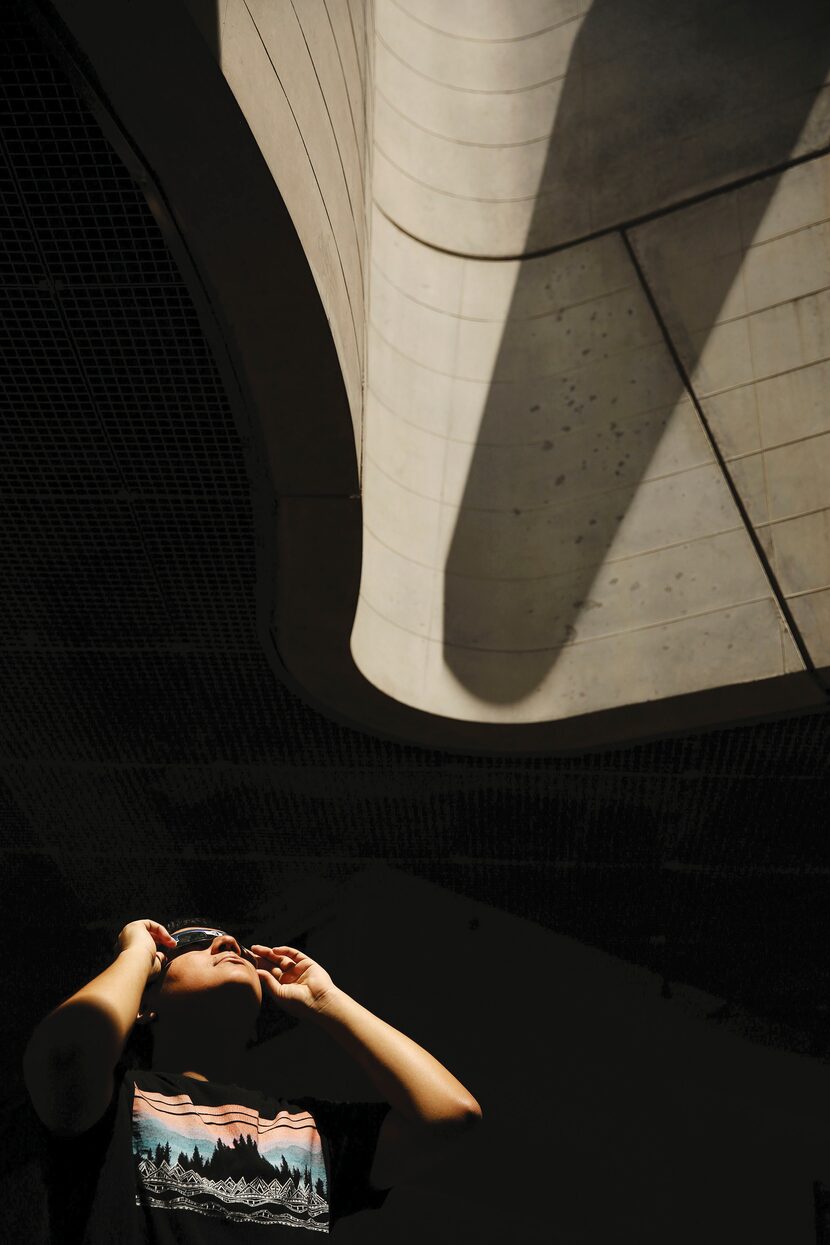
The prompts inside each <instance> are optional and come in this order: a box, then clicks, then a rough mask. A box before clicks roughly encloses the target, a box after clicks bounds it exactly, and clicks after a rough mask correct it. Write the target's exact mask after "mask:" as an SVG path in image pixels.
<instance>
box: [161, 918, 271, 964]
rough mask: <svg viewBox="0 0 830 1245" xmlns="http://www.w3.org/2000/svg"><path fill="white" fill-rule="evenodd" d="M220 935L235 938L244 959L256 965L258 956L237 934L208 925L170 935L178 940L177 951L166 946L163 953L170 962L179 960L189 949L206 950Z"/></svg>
mask: <svg viewBox="0 0 830 1245" xmlns="http://www.w3.org/2000/svg"><path fill="white" fill-rule="evenodd" d="M220 935H223V936H225V937H227V938H233V940H234V942H236V944H237V945H238V947H239V951H240V954H241V956H242V958H243V959H244V960H249V961H250V962H251V963H252V964H253V965H254V966H255V965H256V956H255V955H254V953H253V951H252V950H251V949H250V947H246V946H244V945H243V943H242V941H241V940H240V939H239V938H237V937H236V935H235V934H230V933H229V932H228V931H227V930H225V929H209V928H208V927H207V926H194V928H193V929H185V930H182V932H181V933H176V934H171V935H170V937H171V938H173V939H175V941H176V949H175V951H173V950H171V949H169V948H164V950H163V954H164V958H165V960H166V962H167V963H168V964H170V963H172V961H173V960H177V959H178V958H179V956H180V955H185V954H186V953H187V952H188V951H204V950H205V949H206V948H207V947H209V946H210V945H211V943H212V942H213V940H214V939H215V938H217V937H219V936H220Z"/></svg>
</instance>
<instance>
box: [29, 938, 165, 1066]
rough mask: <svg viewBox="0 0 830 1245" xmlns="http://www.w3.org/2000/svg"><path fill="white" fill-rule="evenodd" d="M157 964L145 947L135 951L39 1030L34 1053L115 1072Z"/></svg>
mask: <svg viewBox="0 0 830 1245" xmlns="http://www.w3.org/2000/svg"><path fill="white" fill-rule="evenodd" d="M150 968H151V962H150V960H149V957H148V956H147V955H146V953H145V952H144V951H143V950H142V949H141V948H140V947H129V948H128V949H127V950H125V951H122V952H120V954H119V955H118V956H117V958H116V959H115V960H114V961H113V963H112V964H110V965H109V966H108V967H107V968H105V969H104V971H103V972H102V973H99V974H98V976H97V977H94V978H93V979H92V981H90V982H89V983H88V984H87V985H85V986H82V987H81V989H80V990H77V991H76V992H75V994H72V995H70V997H69V998H68V999H65V1000H64V1002H63V1003H61V1004H60V1005H59V1006H58V1007H56V1008H55V1009H54V1011H51V1012H50V1013H49V1015H48V1016H46V1017H45V1018H44V1019H43V1020H41V1022H40V1023H39V1024H38V1025H37V1027H36V1028H35V1030H34V1032H33V1033H32V1036H31V1038H30V1039H29V1046H28V1049H29V1050H31V1051H33V1052H37V1053H38V1054H40V1053H44V1052H48V1053H49V1054H51V1055H54V1056H58V1057H61V1058H69V1057H72V1056H74V1055H82V1056H83V1055H89V1056H91V1057H92V1056H94V1058H95V1059H96V1061H100V1062H101V1063H102V1064H105V1065H106V1066H107V1067H109V1068H114V1067H115V1065H116V1063H117V1062H118V1060H119V1058H120V1057H121V1053H122V1051H123V1049H124V1045H125V1043H126V1041H127V1038H128V1037H129V1034H130V1031H131V1030H132V1028H133V1025H134V1024H135V1018H136V1015H137V1013H138V1009H139V1005H140V1003H141V996H142V994H143V992H144V988H145V986H146V985H147V980H148V977H149V974H150Z"/></svg>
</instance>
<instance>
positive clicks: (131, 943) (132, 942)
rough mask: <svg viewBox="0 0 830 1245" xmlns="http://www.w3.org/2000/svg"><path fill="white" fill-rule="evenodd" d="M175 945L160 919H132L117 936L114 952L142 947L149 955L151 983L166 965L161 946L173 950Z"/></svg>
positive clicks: (148, 979)
mask: <svg viewBox="0 0 830 1245" xmlns="http://www.w3.org/2000/svg"><path fill="white" fill-rule="evenodd" d="M175 946H176V940H175V938H174V937H173V936H172V934H170V933H168V931H167V930H166V929H165V928H164V926H163V925H159V923H158V921H146V920H145V921H130V922H129V924H128V925H125V926H124V928H123V929H122V930H121V933H120V934H119V935H118V937H117V938H116V940H115V945H114V947H113V952H114V954H115V956H116V957H117V956H119V955H120V954H121V952H122V951H126V950H127V949H128V948H131V947H139V948H142V949H143V950H144V951H145V952H146V955H147V981H148V983H149V982H151V981H153V980H154V979H155V978H156V977H158V975H159V973H160V972H161V970H162V968H163V966H164V952H163V951H162V950H159V947H163V948H167V949H168V950H172V949H173V948H174V947H175Z"/></svg>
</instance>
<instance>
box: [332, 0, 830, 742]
mask: <svg viewBox="0 0 830 1245" xmlns="http://www.w3.org/2000/svg"><path fill="white" fill-rule="evenodd" d="M445 8H446V6H444V9H445ZM621 8H624V9H625V16H626V20H624V21H623V20H621V18H622V14H621V11H620V10H621ZM444 9H442V8H441V6H438V5H437V4H431V3H422V4H414V3H413V4H399V3H397V0H379V3H378V4H377V5H376V24H375V83H374V101H375V114H374V115H375V129H374V141H375V157H374V180H373V192H374V198H375V203H376V209H375V216H374V219H373V224H372V250H371V268H372V276H371V287H370V328H369V347H368V390H367V396H366V416H365V419H366V424H365V439H364V475H363V498H364V555H363V574H362V583H361V595H360V602H359V606H358V611H357V618H356V622H355V628H354V632H353V636H352V653H353V655H354V658H355V660H356V662H357V664H358V666H359V667H360V669H361V670H362V671H363V673H364V674H365V675H366V677H367V678H369V679H370V680H371V681H372V682H374V683H375V684H376V685H377V686H379V687H380V688H382V690H384V691H385V692H387V693H388V694H389V695H391V696H394V697H395V698H397V699H399V700H401V701H403V702H404V703H406V704H409V705H412V706H414V707H417V708H418V709H422V710H427V711H429V712H432V713H438V714H444V715H446V716H448V717H453V718H462V719H467V720H473V721H487V722H503V723H517V722H539V721H546V720H553V719H557V718H565V717H570V716H574V715H578V714H584V713H590V712H592V711H597V710H602V709H607V708H610V707H619V706H623V705H627V704H633V703H637V702H641V701H644V700H652V699H660V698H663V697H667V696H674V695H679V694H683V693H687V692H694V691H701V690H704V689H711V688H715V687H722V686H726V685H729V684H734V683H741V682H748V681H753V680H758V679H769V678H772V677H775V676H780V675H783V674H786V673H791V672H796V671H799V670H803V669H804V665H805V663H804V660H803V658H802V656H801V654H800V653H799V650H798V647H797V645H796V644H795V643H794V640H793V637H792V635H791V633H790V630H789V628H788V625H787V620H786V617H785V616H784V615H782V611H781V608H780V601H779V599H778V597H777V595H776V586H775V583H774V580H773V577H772V576H771V574H770V569H772V570H773V571H774V572H776V573H779V571H778V567H779V563H780V564H781V571H780V573H781V574H782V576H783V584H782V591H783V593H785V594H787V596H788V597H789V596H792V593H793V592H799V593H800V594H801V595H799V596H797V597H793V599H792V612H793V616H794V617H795V618H796V619H798V618H801V619H803V625H804V626H805V629H806V631H807V632H808V633H809V637H810V639H809V644H808V648H809V651H810V655H811V656H812V659H813V661H814V662H815V663H816V664H818V665H820V664H822V663H824V664H826V662H827V649H826V642H819V640H820V637H821V633H822V626H824V627H825V635H826V616H827V609H826V606H825V605H824V602H825V597H824V596H823V595H822V589H824V591H825V592H826V587H827V584H828V582H830V572H829V571H828V559H827V556H826V554H827V538H826V536H825V535H824V533H825V532H826V530H827V529H826V527H824V526H822V527H821V529H820V532H819V527H818V524H819V519H818V517H817V516H818V515H819V513H820V512H821V508H822V506H823V505H824V504H826V501H827V496H828V484H827V480H828V479H830V472H828V467H830V461H828V462H825V461H824V458H823V457H822V456H823V452H824V451H823V441H822V440H821V439H820V438H819V437H817V436H815V435H813V436H812V439H811V441H810V442H809V444H808V443H807V442H803V441H801V440H799V439H798V434H797V433H796V432H795V431H793V430H792V429H794V428H795V425H796V424H797V423H799V421H800V422H801V423H803V422H804V421H807V422H808V423H810V426H811V427H812V426H813V425H814V424H816V425H817V426H818V425H821V426H822V427H823V426H824V424H823V423H822V420H823V418H824V414H826V409H827V408H826V401H825V399H824V397H823V394H822V393H821V391H820V381H819V378H818V376H817V377H816V378H815V379H811V378H808V377H807V375H806V374H804V373H799V374H798V375H799V379H798V381H795V382H794V381H792V380H791V381H789V382H788V384H789V389H788V391H787V395H786V397H785V396H784V395H782V394H781V393H780V391H779V393H777V394H773V393H772V392H769V391H768V392H767V393H766V394H765V395H763V396H762V395H760V394H759V395H757V396H756V395H755V394H754V393H753V392H752V386H753V385H754V383H755V382H756V381H761V380H763V381H764V383H766V384H770V383H775V384H779V385H780V384H781V383H782V375H783V374H786V375H789V374H790V372H791V371H792V369H794V368H797V367H803V366H804V364H805V363H807V362H810V363H812V362H814V361H815V360H818V359H821V358H824V357H825V356H826V355H827V354H828V353H830V351H828V350H826V349H824V348H823V343H822V341H821V337H820V330H819V328H818V327H817V326H818V325H819V324H821V323H824V324H826V323H827V320H826V311H825V306H824V304H823V303H821V298H822V295H821V293H820V291H821V290H823V289H824V287H825V286H826V284H827V274H826V267H827V262H828V261H827V255H828V254H830V252H828V250H827V243H826V238H825V231H826V229H827V225H826V223H823V222H825V218H826V216H827V198H826V193H823V192H822V190H821V185H823V183H821V185H820V184H819V183H820V182H821V178H822V176H823V174H822V172H821V167H822V166H821V164H820V162H819V161H816V162H811V163H809V164H806V165H804V166H800V167H796V168H793V169H792V170H790V171H789V172H787V173H786V175H785V176H784V177H783V178H781V177H779V176H778V175H774V176H771V177H769V178H764V179H761V180H759V181H754V182H752V184H750V185H747V186H745V187H744V188H743V189H742V190H741V191H726V190H725V191H724V192H723V193H722V194H716V195H713V196H711V197H708V198H707V199H706V200H705V202H703V203H701V204H698V205H697V206H694V207H688V208H685V209H679V210H674V211H671V210H669V211H665V212H664V214H661V215H659V216H658V217H657V218H656V219H655V220H653V221H652V222H651V223H648V224H642V225H640V226H639V227H637V224H636V222H637V220H638V218H639V217H640V216H641V215H644V214H646V213H653V212H655V211H659V210H660V209H667V208H670V207H671V205H672V204H676V203H682V201H683V200H684V199H687V198H690V197H693V196H694V195H698V194H700V193H701V191H707V190H711V189H712V188H716V187H718V186H719V185H727V184H729V183H730V182H734V181H735V180H738V179H740V178H742V177H746V176H747V175H750V176H751V175H757V174H758V173H760V172H762V171H763V170H764V169H766V168H769V167H770V166H772V165H775V164H777V163H779V162H781V161H783V160H791V159H792V158H793V157H794V156H795V155H800V154H803V153H804V152H805V151H808V150H810V149H811V147H814V146H816V145H817V144H819V143H821V142H826V141H827V138H828V137H830V127H828V125H827V117H828V112H827V92H826V87H825V79H826V73H827V64H828V46H829V41H828V22H827V17H826V15H824V16H822V14H821V13H820V11H819V9H818V7H817V6H814V5H811V4H796V5H795V6H794V8H793V9H792V10H790V11H789V12H788V13H784V12H781V11H779V12H777V13H771V12H767V13H766V14H765V16H764V19H763V21H757V20H755V21H753V22H750V21H749V18H750V16H751V15H750V13H749V9H748V8H747V6H746V5H741V4H738V5H737V6H733V7H732V8H731V9H730V13H729V14H728V15H725V14H724V13H723V12H722V11H720V10H719V9H718V8H716V7H715V6H712V5H708V4H704V3H686V4H682V5H679V6H671V9H670V11H669V10H668V9H667V7H666V6H663V8H661V9H659V10H658V9H657V8H656V7H655V6H654V5H651V4H642V3H637V2H636V0H635V2H634V3H631V4H627V5H624V6H620V5H618V4H617V5H612V4H610V3H604V2H603V0H595V3H594V4H593V5H590V4H580V3H567V2H565V3H561V2H560V3H553V2H552V3H547V4H545V3H527V4H518V5H507V4H489V5H484V6H481V5H477V6H475V7H474V10H473V8H472V7H470V6H466V5H465V6H453V8H452V12H451V13H447V12H445V11H444ZM755 17H756V18H757V12H756V13H755ZM773 66H776V67H777V72H776V74H775V75H772V74H771V70H772V67H773ZM738 81H740V82H741V84H742V89H745V88H746V86H748V85H750V84H751V85H752V87H753V95H752V107H751V108H749V107H747V101H746V99H745V98H744V97H743V96H742V95H741V93H740V92H739V91H738V90H737V89H736V84H737V82H738ZM760 117H763V118H764V120H763V123H761V122H760V120H759V119H760ZM775 222H778V223H775ZM808 225H809V226H810V228H808ZM598 230H600V231H602V230H605V231H606V232H604V233H601V234H600V236H596V237H591V236H590V235H592V234H596V232H597V231H598ZM795 231H797V232H795ZM581 238H584V239H585V240H584V241H580V240H579V239H581ZM629 239H630V241H629ZM631 243H633V245H634V247H635V254H636V255H637V256H638V257H639V260H640V265H639V267H640V270H639V271H638V265H637V264H635V262H634V260H633V259H632V256H631V253H630V251H629V246H630V245H631ZM563 244H567V245H564V247H563ZM822 247H823V248H824V249H823V251H822V249H821V248H822ZM436 248H441V249H440V250H439V249H436ZM539 248H548V251H547V253H545V254H542V255H533V252H535V251H537V250H538V249H539ZM550 248H559V249H553V250H551V249H550ZM523 255H526V256H527V258H522V256H523ZM473 256H478V257H479V258H472V257H473ZM498 256H515V258H514V259H512V260H511V259H504V260H497V259H495V258H494V257H498ZM644 277H645V280H644ZM805 297H809V298H812V299H813V300H814V301H813V303H811V304H810V305H809V307H806V306H805V307H804V310H803V311H802V313H801V314H802V316H806V317H807V321H806V323H807V324H808V325H809V327H808V328H806V329H805V330H804V331H806V332H807V333H808V336H809V335H810V334H811V336H810V342H809V344H806V345H805V344H802V345H800V346H799V345H796V338H795V333H796V330H795V327H794V325H792V324H791V323H790V321H791V319H792V316H793V315H794V314H795V313H794V311H793V307H794V305H795V304H794V301H793V300H796V299H803V298H805ZM748 300H749V301H748ZM652 303H654V304H655V305H656V313H655V308H654V306H653V305H652ZM781 304H784V306H782V305H781ZM787 307H788V308H789V309H788V310H787ZM769 309H772V310H771V311H770V310H769ZM750 314H751V315H752V317H753V320H752V328H750V326H749V324H748V322H747V319H746V317H747V316H748V315H750ZM770 316H772V318H771V319H770V318H769V317H770ZM822 316H824V319H823V320H822ZM765 317H767V318H766V319H765ZM788 317H789V318H788ZM751 332H754V333H755V334H756V336H758V335H760V334H762V333H765V334H766V338H768V339H769V340H768V341H766V340H765V342H764V344H759V349H760V353H761V355H762V356H763V359H764V363H763V364H762V365H761V367H760V369H759V368H758V367H756V366H755V365H754V364H753V361H752V353H751V343H750V333H751ZM805 351H807V355H805ZM808 356H809V357H808ZM687 376H688V377H690V378H691V388H690V387H689V385H688V384H687ZM767 377H770V378H773V379H771V380H770V381H767V379H766V378H767ZM795 385H798V386H799V387H800V388H799V391H798V395H797V396H796V393H795V388H794V386H795ZM720 395H725V399H726V405H725V407H724V414H723V416H722V417H721V418H720V420H719V419H718V416H717V413H716V412H714V413H713V415H712V421H713V426H714V431H715V435H716V438H717V435H718V433H719V431H720V425H721V424H723V423H724V422H726V423H729V424H730V426H731V425H734V426H735V432H734V434H733V436H739V435H741V434H743V435H744V436H750V431H749V430H750V429H753V428H756V427H757V425H758V421H759V419H760V418H761V416H760V415H757V414H755V413H754V408H756V407H758V405H759V404H763V403H766V406H767V408H768V409H770V411H771V412H775V414H774V413H770V414H769V415H767V416H766V421H767V423H768V424H769V423H770V422H771V421H774V420H775V419H776V417H777V418H778V420H779V422H780V421H781V419H782V418H783V419H784V421H785V422H786V423H787V425H788V428H790V429H791V430H790V431H787V432H786V433H783V432H782V433H781V435H780V438H779V442H777V443H775V444H776V449H775V450H774V451H773V450H772V449H771V448H767V447H766V445H765V444H764V443H762V441H761V440H760V439H759V438H760V436H761V434H760V432H757V433H756V434H755V436H756V439H755V441H750V443H749V446H748V448H745V447H743V445H742V446H741V448H740V449H739V450H738V451H737V453H734V452H731V453H730V452H729V446H728V445H727V446H726V447H724V446H723V445H721V444H720V442H719V441H717V439H716V445H717V447H718V448H719V449H720V450H721V452H722V453H723V454H724V457H726V458H727V459H728V461H729V468H730V471H732V470H734V473H735V478H734V484H735V485H737V492H738V496H739V497H740V499H741V500H742V501H743V504H744V506H745V507H746V511H747V513H746V514H742V513H741V508H740V505H739V503H738V501H737V500H736V497H735V495H734V493H733V491H732V489H731V488H730V483H731V481H730V479H729V477H728V475H727V474H726V473H725V472H724V470H723V464H722V462H720V461H719V460H718V455H717V454H716V452H715V449H714V448H713V445H712V441H711V436H712V433H711V432H710V431H709V429H708V427H707V423H708V420H707V411H708V410H709V409H710V408H711V406H712V403H713V401H715V402H716V401H717V397H720ZM810 395H813V396H812V408H820V411H821V414H816V413H815V412H814V413H813V414H810V413H809V411H810V409H812V408H811V397H810ZM787 400H790V401H795V402H796V403H797V404H798V405H799V406H800V407H804V408H805V409H804V411H803V413H802V414H800V415H799V416H797V417H794V418H793V419H792V420H789V419H788V418H787V417H785V416H783V415H782V414H781V402H782V401H787ZM727 406H728V407H729V409H730V410H732V412H733V414H732V416H731V419H727V414H726V407H727ZM750 407H752V408H753V409H752V410H750V409H749V408H750ZM701 416H702V417H701ZM769 435H770V434H767V436H769ZM803 435H806V434H802V436H803ZM795 442H798V443H797V444H795ZM785 447H786V448H785ZM765 449H766V453H764V450H765ZM762 459H763V462H762ZM765 481H766V483H765ZM770 490H771V494H770V495H771V497H774V499H775V500H774V502H769V503H768V502H767V500H766V498H767V492H769V491H770ZM785 494H786V496H785ZM770 504H771V505H773V507H774V509H773V510H769V505H770ZM802 514H804V516H805V518H804V522H805V523H809V524H810V525H811V526H810V529H809V532H810V536H811V539H810V540H809V541H808V542H806V543H807V548H806V549H804V543H805V542H804V541H803V540H802V535H803V534H804V535H806V533H807V528H806V527H805V528H804V529H801V530H799V531H797V532H796V531H795V530H792V529H790V530H789V531H788V533H787V535H788V536H789V544H788V545H787V548H788V549H789V550H790V552H789V554H788V556H787V560H786V565H785V564H784V559H785V554H784V545H783V544H782V547H781V552H780V553H779V552H778V551H777V549H775V548H774V547H773V543H772V542H773V541H774V538H775V537H774V528H775V525H776V523H777V522H781V523H784V522H786V523H791V522H793V520H794V517H795V516H796V515H802ZM773 516H774V517H773ZM747 519H751V521H752V523H753V524H755V525H756V526H757V534H758V538H759V541H760V546H761V550H764V549H766V550H768V558H769V561H768V563H765V560H764V557H763V555H762V553H760V552H759V549H758V547H757V545H756V544H754V543H753V540H752V538H751V534H750V531H749V530H748V527H747ZM814 529H815V534H813V531H814ZM781 539H782V541H786V537H784V536H782V538H781ZM795 550H798V552H795ZM802 550H803V553H802ZM808 568H809V569H808ZM796 580H797V581H798V583H799V584H806V583H807V582H808V581H809V585H810V587H809V591H808V589H807V588H805V587H801V588H799V589H795V588H793V587H792V584H794V583H795V582H796ZM822 620H824V622H823V621H822ZM810 645H811V646H812V647H811V648H810V647H809V646H810Z"/></svg>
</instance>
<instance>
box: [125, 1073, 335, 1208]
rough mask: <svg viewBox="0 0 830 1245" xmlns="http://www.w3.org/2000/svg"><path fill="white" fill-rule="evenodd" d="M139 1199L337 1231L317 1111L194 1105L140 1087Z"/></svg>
mask: <svg viewBox="0 0 830 1245" xmlns="http://www.w3.org/2000/svg"><path fill="white" fill-rule="evenodd" d="M132 1133H133V1159H134V1162H135V1175H136V1190H137V1192H136V1205H138V1206H149V1207H152V1208H153V1209H154V1210H168V1211H171V1212H175V1213H177V1214H178V1213H182V1212H184V1213H187V1212H191V1213H195V1214H197V1215H208V1216H210V1217H211V1218H218V1219H227V1220H232V1221H234V1222H239V1221H244V1222H246V1223H261V1224H268V1225H270V1224H274V1223H282V1224H285V1225H286V1226H288V1227H301V1228H309V1229H311V1230H312V1231H315V1232H328V1231H329V1196H328V1188H327V1182H326V1169H325V1160H324V1158H323V1146H322V1142H321V1140H320V1134H319V1132H318V1131H317V1126H316V1124H315V1121H314V1116H313V1115H312V1114H311V1113H310V1112H309V1111H301V1112H299V1113H296V1114H294V1115H292V1114H290V1113H289V1112H288V1111H279V1112H277V1114H276V1116H275V1117H274V1118H273V1119H267V1118H265V1117H263V1116H261V1115H260V1114H259V1113H258V1112H257V1111H256V1110H255V1109H254V1108H253V1107H245V1106H241V1105H240V1104H239V1103H228V1104H227V1105H223V1106H206V1105H204V1104H202V1103H196V1104H194V1103H193V1101H192V1100H191V1099H190V1098H189V1097H188V1095H187V1094H172V1095H167V1094H160V1093H155V1092H152V1091H150V1090H144V1089H140V1088H139V1086H138V1085H136V1087H135V1096H134V1098H133V1114H132Z"/></svg>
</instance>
